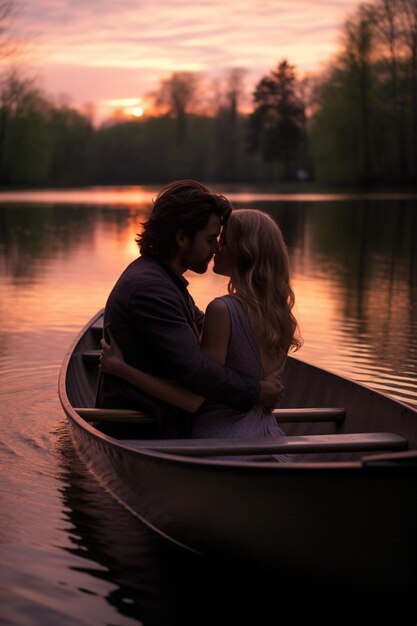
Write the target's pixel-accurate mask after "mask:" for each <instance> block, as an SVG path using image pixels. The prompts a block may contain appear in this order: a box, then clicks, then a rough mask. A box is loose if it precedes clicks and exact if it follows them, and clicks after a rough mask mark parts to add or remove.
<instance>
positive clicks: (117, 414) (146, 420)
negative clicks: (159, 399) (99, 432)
mask: <svg viewBox="0 0 417 626" xmlns="http://www.w3.org/2000/svg"><path fill="white" fill-rule="evenodd" d="M74 411H75V412H76V413H78V415H79V416H80V417H82V418H83V419H85V421H86V422H100V423H114V424H117V423H120V424H153V423H155V424H156V420H155V418H154V417H152V416H151V415H147V414H146V413H143V412H142V411H134V410H131V409H95V408H75V409H74Z"/></svg>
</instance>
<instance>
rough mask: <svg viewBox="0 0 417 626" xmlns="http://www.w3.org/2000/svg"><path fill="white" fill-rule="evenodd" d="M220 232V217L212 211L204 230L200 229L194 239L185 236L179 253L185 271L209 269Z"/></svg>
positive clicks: (216, 248)
mask: <svg viewBox="0 0 417 626" xmlns="http://www.w3.org/2000/svg"><path fill="white" fill-rule="evenodd" d="M219 234H220V218H219V217H217V215H214V214H213V213H212V214H211V215H210V217H209V220H208V222H207V226H206V227H205V228H204V229H203V230H199V231H198V232H197V233H196V235H195V236H194V237H193V238H192V239H191V238H189V237H185V238H184V241H183V244H182V245H181V246H180V252H179V255H178V261H179V263H180V265H181V266H182V267H183V268H184V271H185V270H192V271H193V272H196V273H197V274H204V272H206V271H207V267H208V264H209V263H210V261H211V259H212V258H213V255H214V254H215V253H216V252H217V250H218V247H219V244H218V241H217V239H218V236H219Z"/></svg>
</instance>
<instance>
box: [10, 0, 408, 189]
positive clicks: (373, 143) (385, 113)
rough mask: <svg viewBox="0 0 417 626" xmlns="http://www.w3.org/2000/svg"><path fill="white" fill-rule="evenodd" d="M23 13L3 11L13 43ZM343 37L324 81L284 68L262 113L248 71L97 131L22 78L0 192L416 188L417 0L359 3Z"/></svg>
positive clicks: (17, 79)
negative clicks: (11, 18) (185, 186)
mask: <svg viewBox="0 0 417 626" xmlns="http://www.w3.org/2000/svg"><path fill="white" fill-rule="evenodd" d="M11 6H12V0H3V2H0V26H3V27H2V28H0V33H2V36H3V37H4V33H5V32H6V31H7V28H6V27H5V26H6V25H7V17H8V15H7V9H10V7H11ZM2 23H3V24H2ZM340 34H341V37H340V46H339V51H338V53H337V55H336V56H335V57H334V58H332V59H331V60H329V62H328V63H327V67H326V69H325V70H323V71H322V72H321V73H320V74H318V75H314V76H307V77H306V76H305V77H303V78H302V79H300V78H298V76H297V70H296V68H295V67H294V66H293V65H292V64H291V62H290V60H287V59H283V60H281V61H279V62H277V65H276V67H275V68H272V69H271V71H270V72H269V73H268V74H267V75H265V76H263V77H262V78H261V80H260V81H259V82H258V83H257V84H256V85H254V86H252V89H251V91H252V96H251V99H250V102H245V79H246V76H245V70H243V69H233V70H228V71H225V75H224V79H223V80H219V81H218V82H217V83H216V84H214V83H209V82H208V80H207V79H206V78H205V77H204V76H202V75H200V74H195V73H191V72H174V73H173V74H172V75H171V76H170V77H168V78H166V79H164V80H163V81H161V83H160V86H159V89H158V91H157V92H156V93H155V94H153V104H154V106H153V109H152V112H150V113H148V114H146V115H144V116H143V117H140V118H137V119H136V118H135V119H134V118H132V119H125V118H120V117H117V116H115V117H113V118H112V119H109V120H108V121H106V122H105V123H103V124H101V125H100V126H99V127H95V126H94V125H93V123H92V119H91V116H89V115H87V114H84V113H81V112H80V111H78V110H76V109H75V108H73V107H71V106H70V105H68V104H62V103H61V104H57V103H56V102H54V101H53V100H52V99H51V98H50V97H48V96H47V95H46V94H44V93H43V92H42V91H41V90H40V89H39V88H38V86H37V83H36V81H34V80H31V79H28V78H26V77H25V75H24V72H23V71H22V70H19V71H16V70H15V69H14V70H13V71H11V70H10V71H8V72H6V73H4V74H3V76H2V80H1V84H0V185H1V186H2V187H25V186H31V187H34V186H61V187H62V186H84V185H132V184H146V183H160V182H161V181H166V180H173V179H178V178H196V179H199V180H204V181H216V182H219V183H240V184H242V183H245V184H260V183H262V184H270V183H271V184H273V183H282V182H293V181H306V180H307V181H314V182H316V183H318V184H323V185H339V186H349V187H354V186H375V185H391V186H392V185H403V186H404V185H406V186H411V185H415V184H416V183H417V0H374V1H373V2H372V3H363V4H360V5H359V6H358V8H357V9H356V10H355V12H354V13H353V14H352V15H350V16H349V17H348V18H347V19H346V20H345V22H344V24H342V25H341V28H340ZM1 43H2V42H1V41H0V55H1V54H2V55H3V56H5V54H6V52H5V47H4V45H3V46H2V45H1ZM1 51H3V52H1ZM3 60H4V59H3Z"/></svg>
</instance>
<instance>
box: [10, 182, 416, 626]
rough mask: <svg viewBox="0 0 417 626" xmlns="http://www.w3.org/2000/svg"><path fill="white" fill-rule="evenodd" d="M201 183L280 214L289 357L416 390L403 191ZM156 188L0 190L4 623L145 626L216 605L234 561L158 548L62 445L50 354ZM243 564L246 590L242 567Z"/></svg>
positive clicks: (56, 364)
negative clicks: (292, 351)
mask: <svg viewBox="0 0 417 626" xmlns="http://www.w3.org/2000/svg"><path fill="white" fill-rule="evenodd" d="M216 190H217V191H222V192H225V193H226V195H228V196H229V197H230V198H231V199H232V200H233V202H234V203H235V205H236V206H238V207H242V208H245V207H249V206H250V207H253V208H259V209H261V210H265V211H269V212H270V213H271V214H272V215H273V216H274V217H275V218H276V219H277V220H278V221H279V223H280V225H281V227H282V230H283V232H284V236H285V239H286V241H287V244H288V247H289V251H290V259H291V267H292V276H293V287H294V291H295V294H296V315H297V317H298V319H299V322H300V326H301V331H302V335H303V337H304V346H303V348H302V349H301V350H300V351H299V352H298V353H297V358H300V359H304V360H307V361H310V362H313V363H315V364H318V365H319V366H323V367H325V368H327V369H330V370H333V371H336V372H338V373H341V374H345V375H347V376H349V377H352V378H354V379H356V380H358V381H361V382H364V383H367V384H370V385H371V386H373V387H375V388H377V389H381V390H383V391H384V392H387V393H390V394H392V395H393V396H395V397H397V398H400V399H401V400H404V401H406V402H410V403H413V404H415V405H417V249H416V247H415V243H414V242H415V241H416V239H417V200H416V198H413V197H412V196H407V197H405V196H401V197H395V198H394V197H392V196H391V197H390V198H387V197H385V198H382V197H376V196H375V195H374V196H372V197H371V198H370V197H364V196H361V197H355V198H352V197H347V196H346V195H345V196H340V197H337V196H335V195H332V196H331V197H330V196H326V197H321V198H319V197H317V196H314V197H311V196H309V197H306V196H303V197H302V198H300V197H294V196H291V198H289V197H287V196H283V195H276V194H274V195H265V194H256V193H254V192H253V190H239V189H234V190H233V191H232V192H231V193H230V194H228V193H227V190H223V189H216ZM157 191H158V190H157V189H156V188H152V189H151V188H128V189H125V188H122V189H110V190H105V189H102V188H101V189H94V190H82V191H79V190H75V191H68V192H66V191H60V192H52V191H47V192H43V191H38V192H33V193H32V192H25V193H24V194H23V192H21V193H19V194H17V195H10V194H7V195H5V194H0V276H1V281H0V504H1V505H2V506H1V507H0V567H1V568H2V569H3V570H4V571H5V573H7V576H4V588H5V592H4V598H1V597H0V606H1V607H2V609H1V611H2V615H1V617H0V622H1V619H2V618H3V619H4V620H5V622H4V623H7V624H8V625H10V626H17V625H18V624H19V625H21V624H23V625H24V626H32V625H33V624H35V623H39V624H42V626H44V625H46V626H56V624H60V626H61V625H62V624H64V625H66V624H74V625H78V624H89V625H91V626H93V625H94V626H95V625H96V624H97V626H98V624H100V625H102V624H107V623H108V624H118V625H119V626H130V625H131V624H133V623H134V624H139V623H141V622H143V623H146V624H151V623H155V624H156V625H157V626H160V624H162V623H163V618H162V617H161V610H163V611H165V613H167V612H169V611H171V609H172V610H178V611H180V614H181V616H183V613H181V611H185V610H186V607H188V609H189V610H190V611H191V613H192V612H193V611H194V613H195V614H194V617H195V620H194V622H193V621H190V622H188V623H194V624H196V623H199V621H198V620H199V618H200V617H201V615H199V612H201V611H203V612H204V610H205V609H204V608H202V607H205V606H207V605H210V607H211V610H212V613H213V615H216V611H218V613H217V614H220V615H221V611H222V609H220V608H216V601H217V599H218V598H219V597H221V588H222V584H223V583H224V589H227V588H228V587H227V585H229V584H230V580H231V579H232V578H233V576H237V573H236V572H231V573H230V575H229V574H228V572H227V570H226V569H225V568H222V571H223V573H224V579H222V571H220V570H219V569H217V570H216V566H215V565H212V566H211V568H208V569H207V564H206V563H200V562H195V561H193V560H192V559H191V560H189V559H188V557H187V559H186V560H185V561H184V560H182V559H181V558H180V557H179V555H178V554H177V553H176V552H175V555H174V556H172V557H169V556H167V553H166V548H163V547H161V546H160V545H159V543H158V542H157V541H156V540H155V539H153V538H149V537H148V534H147V533H146V532H145V531H144V529H143V528H140V527H139V526H138V524H137V522H136V521H135V522H133V521H132V520H131V519H130V518H129V517H126V515H127V514H126V513H125V512H122V511H121V510H120V507H118V505H116V504H115V503H113V502H112V501H111V500H109V498H108V496H107V495H103V493H102V492H101V490H100V488H99V487H98V486H96V485H95V483H94V481H92V480H91V477H90V476H89V474H88V472H87V471H86V470H84V469H83V468H82V467H81V466H80V464H79V463H78V460H77V457H76V456H75V455H74V452H73V450H72V449H71V448H70V446H69V443H68V441H67V439H68V433H67V432H66V423H65V419H64V416H63V412H62V409H61V407H60V404H59V400H58V395H57V379H58V372H59V368H60V364H61V362H62V359H63V356H64V354H65V352H66V350H67V349H68V346H69V345H70V343H71V341H72V339H73V337H74V335H75V334H76V333H77V332H78V331H79V329H80V328H81V326H82V325H84V324H85V322H86V321H87V320H88V319H89V318H90V317H91V316H92V315H93V314H94V313H95V312H96V310H98V309H99V308H102V307H103V306H104V304H105V301H106V298H107V295H108V293H109V291H110V289H111V287H112V286H113V284H114V282H115V280H116V279H117V277H118V276H119V274H120V273H121V271H122V270H123V269H124V267H125V266H126V265H127V264H128V263H129V262H130V261H131V260H133V259H134V258H135V257H136V256H137V247H136V244H135V242H134V239H135V234H136V233H137V232H138V230H139V228H140V222H141V221H142V220H143V219H145V218H146V214H147V211H148V210H149V207H150V203H151V199H152V197H154V196H155V195H156V193H157ZM22 194H23V195H24V198H23V196H22ZM31 200H32V202H30V201H31ZM187 278H188V280H189V281H190V290H191V292H192V294H193V295H194V297H195V300H196V301H197V303H198V304H199V306H200V307H201V308H204V307H205V306H206V304H207V303H208V302H209V301H210V300H211V299H212V298H213V297H215V296H217V295H220V294H221V293H224V291H225V279H224V278H223V277H221V276H217V275H215V274H213V273H212V272H211V271H210V270H209V271H208V272H207V274H205V275H204V276H201V275H197V274H192V273H189V274H188V275H187ZM98 511H99V512H100V514H97V512H98ZM106 520H107V522H106ZM109 520H111V524H109V523H108V521H109ZM106 524H107V526H106ZM132 525H133V527H132ZM126 528H128V530H125V529H126ZM112 533H113V534H112ZM132 533H133V535H134V536H135V537H137V543H136V544H135V546H134V548H132V546H131V544H130V542H129V541H127V540H126V538H128V537H132V536H133V535H132ZM156 544H158V545H156ZM161 551H162V554H163V556H162V557H161ZM161 563H162V564H163V566H162V565H161ZM243 576H244V579H245V580H246V584H247V587H248V589H247V592H248V593H247V594H246V595H245V598H246V597H247V598H249V597H250V593H251V591H250V590H251V588H252V589H253V588H254V585H255V584H256V582H255V581H253V579H251V578H250V576H249V574H248V573H247V572H243ZM204 577H205V578H204ZM214 580H215V581H217V587H216V588H215V589H214V588H213V586H212V585H213V582H212V581H214ZM269 582H270V584H271V586H272V588H273V590H274V591H273V593H272V590H270V591H271V594H272V595H271V598H275V588H277V587H278V586H277V585H276V583H275V582H274V581H269ZM258 583H259V585H260V589H262V590H263V589H265V588H266V584H267V581H265V580H261V579H260V580H259V581H258ZM239 584H243V583H242V581H240V582H239ZM192 585H194V587H192ZM204 585H206V588H207V589H208V592H209V593H208V596H204ZM190 588H192V594H191V596H190V593H189V589H190ZM258 591H259V589H258ZM240 593H241V591H240ZM0 595H1V593H0ZM236 597H238V596H236ZM248 602H249V600H248ZM255 602H256V599H255ZM178 603H179V604H180V608H178ZM181 603H182V604H181ZM238 604H239V603H236V606H237V605H238ZM173 605H175V606H174V607H173ZM77 607H78V608H77ZM152 611H153V612H154V614H156V615H157V616H158V617H157V618H155V619H156V621H155V622H152V620H151V619H149V621H145V617H146V616H147V615H150V614H152ZM312 615H313V614H312ZM165 617H166V615H165ZM316 617H318V614H317V615H316ZM193 619H194V618H193ZM158 620H159V621H158ZM179 623H181V622H179ZM185 623H187V622H186V620H185V618H184V620H183V622H182V624H185ZM201 623H202V622H201ZM212 623H215V622H212ZM230 623H233V622H232V621H231V622H230ZM234 623H238V621H237V618H236V620H235V622H234ZM254 623H255V622H254Z"/></svg>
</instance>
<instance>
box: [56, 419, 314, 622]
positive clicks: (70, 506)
mask: <svg viewBox="0 0 417 626" xmlns="http://www.w3.org/2000/svg"><path fill="white" fill-rule="evenodd" d="M57 434H58V438H57V455H58V463H59V466H60V468H61V476H60V477H61V481H62V487H61V493H62V500H63V511H65V517H66V520H67V525H68V530H69V538H70V542H71V543H70V546H69V547H67V548H65V549H66V550H67V551H68V552H69V553H70V554H73V555H76V556H77V557H79V558H80V564H79V566H78V567H77V571H78V572H80V573H83V574H88V578H87V579H86V580H85V581H84V587H83V589H82V591H83V593H87V594H90V595H99V593H100V592H99V591H98V589H97V587H98V585H97V581H99V580H104V581H106V582H107V583H110V586H109V587H110V589H109V590H108V591H107V593H106V595H105V600H106V602H107V603H108V604H109V606H110V607H112V608H114V609H116V611H117V612H118V613H119V614H120V615H123V616H125V617H128V618H131V619H133V620H136V621H137V622H138V623H142V624H144V626H196V624H198V625H199V626H206V625H207V626H209V625H210V626H211V625H213V624H249V623H262V622H263V619H266V618H270V616H271V614H272V613H271V612H273V611H275V610H276V590H277V589H280V590H281V592H282V593H283V591H284V589H285V576H282V572H280V571H279V569H278V568H277V571H273V572H271V571H261V570H259V568H258V569H257V570H255V569H254V568H253V566H252V565H251V563H246V564H245V565H243V566H242V563H240V564H234V563H232V562H229V563H225V562H218V561H213V560H211V559H209V558H205V557H200V556H197V555H194V554H192V553H188V552H186V551H185V550H184V549H181V548H179V547H176V546H174V545H171V544H170V543H168V542H166V541H165V540H164V539H162V538H160V537H158V536H157V535H156V534H155V533H154V532H151V531H150V530H148V529H147V528H146V527H145V526H144V525H142V524H141V523H140V522H139V521H138V520H137V519H136V518H134V517H133V515H131V514H130V513H128V512H127V511H125V510H124V509H123V507H122V506H120V505H119V504H118V503H116V502H115V501H114V500H113V499H112V498H111V497H110V496H109V495H108V494H106V492H105V491H104V490H103V489H102V488H101V487H100V486H99V485H98V484H97V483H96V482H95V481H93V480H91V475H90V474H88V472H87V471H86V470H85V469H84V467H83V465H82V464H80V461H79V459H78V457H77V455H76V453H75V452H74V449H73V447H72V444H71V441H70V438H69V434H68V431H67V430H66V428H65V427H63V428H62V429H60V431H59V432H58V433H57ZM84 563H85V565H83V564H84ZM307 592H308V590H304V591H303V593H307ZM287 593H288V590H287ZM288 598H289V596H287V599H288ZM74 610H75V611H76V608H75V609H74ZM309 615H311V609H310V608H309ZM74 617H77V615H75V616H74ZM103 623H104V622H103ZM106 623H107V621H106ZM124 623H125V622H123V624H124Z"/></svg>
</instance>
